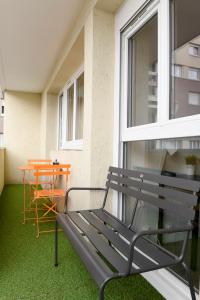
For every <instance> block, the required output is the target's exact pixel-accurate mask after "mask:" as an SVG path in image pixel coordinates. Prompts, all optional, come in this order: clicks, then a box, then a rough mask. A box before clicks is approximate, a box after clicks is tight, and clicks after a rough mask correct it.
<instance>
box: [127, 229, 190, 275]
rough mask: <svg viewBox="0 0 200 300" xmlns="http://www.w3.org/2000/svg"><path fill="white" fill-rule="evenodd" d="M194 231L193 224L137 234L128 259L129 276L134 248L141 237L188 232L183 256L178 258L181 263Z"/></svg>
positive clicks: (131, 244)
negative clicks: (190, 235) (190, 233)
mask: <svg viewBox="0 0 200 300" xmlns="http://www.w3.org/2000/svg"><path fill="white" fill-rule="evenodd" d="M191 230H192V224H190V225H187V226H183V227H173V228H168V229H167V228H162V229H155V230H154V229H153V230H143V231H140V232H138V233H136V234H135V235H134V236H133V238H132V241H131V242H130V252H129V257H128V268H127V274H130V272H131V268H132V261H133V256H134V247H135V244H136V242H137V240H138V239H139V238H141V237H144V236H148V235H157V234H165V233H167V234H172V233H178V232H186V233H187V236H186V238H185V240H184V243H183V246H182V251H181V255H180V256H179V257H176V258H177V259H179V260H180V261H181V260H182V259H183V256H184V251H185V248H186V244H187V239H188V237H189V232H190V231H191ZM166 252H167V250H166Z"/></svg>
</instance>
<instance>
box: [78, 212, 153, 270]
mask: <svg viewBox="0 0 200 300" xmlns="http://www.w3.org/2000/svg"><path fill="white" fill-rule="evenodd" d="M80 213H81V215H82V216H83V217H84V218H85V219H86V220H87V221H88V222H89V223H90V224H92V225H93V226H95V227H96V229H98V230H99V231H100V232H101V233H102V234H103V235H104V236H105V237H106V238H107V239H108V240H109V241H110V242H111V243H112V244H113V245H114V246H115V247H116V248H117V249H118V250H119V251H120V252H121V253H122V254H124V255H125V256H126V257H128V255H129V245H128V244H127V243H126V242H125V241H124V240H122V239H121V238H120V237H119V235H117V234H116V233H115V232H114V231H113V230H111V229H109V228H108V227H107V226H106V225H104V224H103V223H102V222H101V221H100V220H99V219H97V218H95V217H94V216H93V215H92V214H91V213H90V212H89V211H80ZM133 263H135V264H136V265H137V266H138V267H139V268H142V269H147V268H148V269H152V268H154V267H155V266H156V265H157V264H156V263H154V262H152V261H151V260H149V259H148V258H146V257H145V256H144V255H142V254H140V253H139V252H138V251H137V250H135V253H134V260H133Z"/></svg>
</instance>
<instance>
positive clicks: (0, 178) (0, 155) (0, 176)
mask: <svg viewBox="0 0 200 300" xmlns="http://www.w3.org/2000/svg"><path fill="white" fill-rule="evenodd" d="M4 153H5V150H4V149H3V148H0V195H1V192H2V190H3V187H4Z"/></svg>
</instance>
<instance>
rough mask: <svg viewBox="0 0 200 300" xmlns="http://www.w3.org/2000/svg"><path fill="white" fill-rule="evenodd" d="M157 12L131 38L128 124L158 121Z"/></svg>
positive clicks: (129, 41)
mask: <svg viewBox="0 0 200 300" xmlns="http://www.w3.org/2000/svg"><path fill="white" fill-rule="evenodd" d="M157 22H158V20H157V15H156V16H154V17H153V18H152V19H151V20H150V21H149V22H147V23H146V24H145V25H144V26H143V27H142V28H141V29H140V30H139V31H137V32H136V33H135V34H134V35H133V36H131V37H130V38H129V40H128V47H129V53H128V56H129V58H130V64H129V74H130V77H129V83H128V84H129V94H128V127H133V126H137V125H143V124H148V123H154V122H156V121H157V61H158V54H157V46H158V41H157Z"/></svg>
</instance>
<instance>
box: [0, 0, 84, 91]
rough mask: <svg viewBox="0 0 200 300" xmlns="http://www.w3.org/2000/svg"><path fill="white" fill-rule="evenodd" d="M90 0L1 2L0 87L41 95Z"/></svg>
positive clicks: (10, 0)
mask: <svg viewBox="0 0 200 300" xmlns="http://www.w3.org/2000/svg"><path fill="white" fill-rule="evenodd" d="M89 1H90V0H0V86H2V88H3V89H7V90H16V91H29V92H41V91H42V90H43V89H44V87H45V85H46V83H47V80H48V78H49V76H50V74H51V72H52V70H53V68H54V66H55V64H56V61H57V59H58V57H59V54H60V53H61V50H62V47H63V45H64V43H65V42H66V39H67V35H68V34H69V32H70V31H71V30H72V28H73V25H74V23H75V22H76V19H77V18H78V15H79V14H80V12H81V11H82V9H83V7H84V5H87V4H88V2H89Z"/></svg>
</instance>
